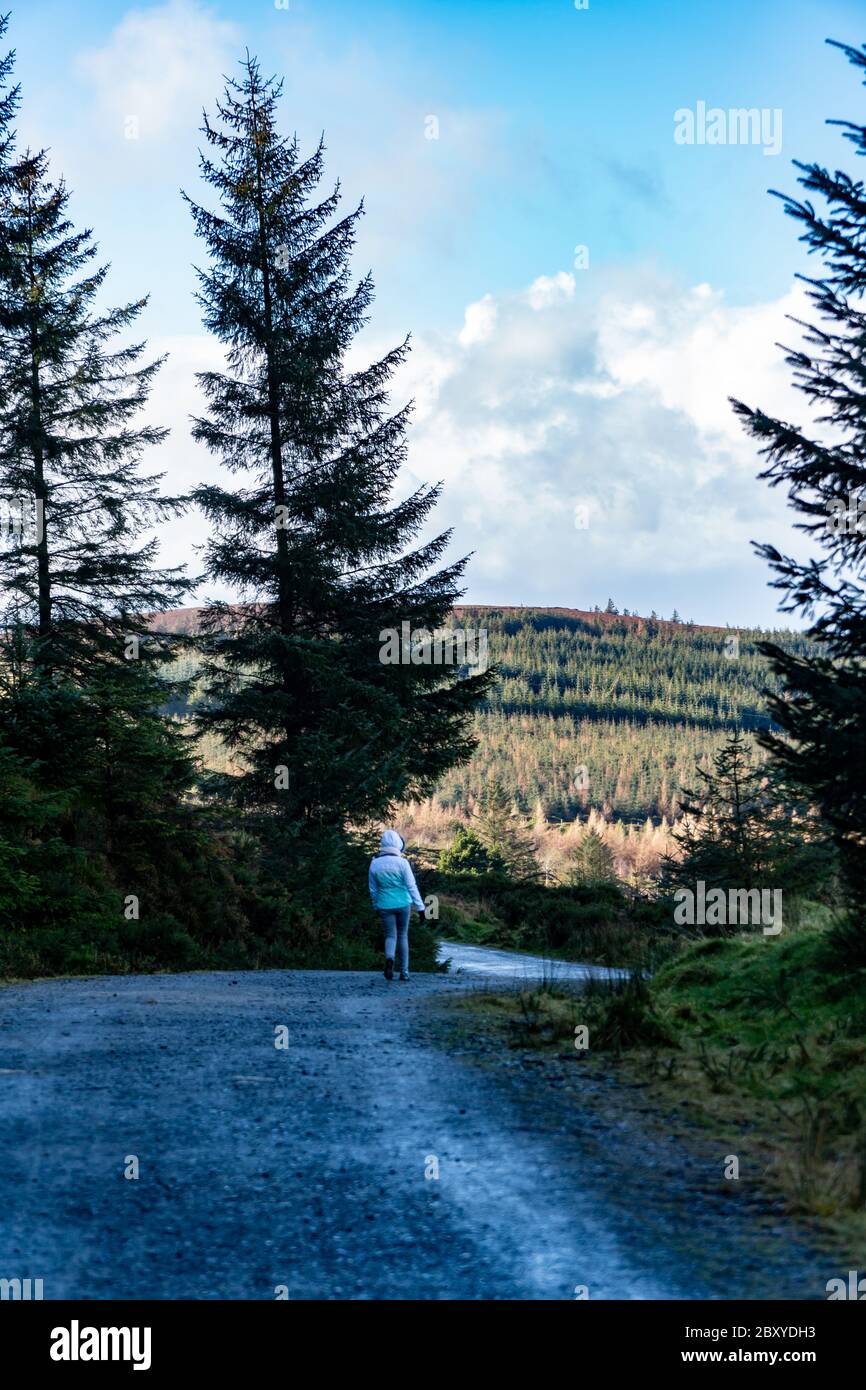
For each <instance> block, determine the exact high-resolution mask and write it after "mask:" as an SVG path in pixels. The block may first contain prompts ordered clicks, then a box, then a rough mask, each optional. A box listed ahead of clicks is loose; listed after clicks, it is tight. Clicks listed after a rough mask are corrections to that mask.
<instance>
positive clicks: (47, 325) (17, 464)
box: [0, 151, 186, 683]
mask: <svg viewBox="0 0 866 1390" xmlns="http://www.w3.org/2000/svg"><path fill="white" fill-rule="evenodd" d="M68 202H69V193H68V191H67V189H66V187H65V186H64V183H63V181H62V180H60V181H59V182H58V183H56V184H53V183H52V182H50V180H49V178H48V172H47V157H46V155H45V153H44V151H41V152H39V153H36V154H31V153H29V152H26V153H25V154H24V155H23V157H21V158H20V159H16V160H14V161H13V162H11V163H10V164H8V166H6V167H4V170H3V177H2V186H0V498H2V500H3V502H4V503H5V505H6V508H8V509H9V511H10V513H13V514H14V511H15V509H16V508H18V511H19V515H22V517H23V522H24V525H23V527H21V528H18V530H17V534H16V535H15V536H14V537H12V538H11V539H10V538H9V537H8V536H7V542H8V543H7V544H6V545H5V546H4V547H3V548H2V550H0V582H2V585H3V590H4V601H5V609H6V626H7V627H8V626H9V625H10V624H12V625H14V624H15V623H20V624H22V625H23V626H24V628H25V629H26V630H27V631H28V632H29V633H30V634H32V637H33V645H32V655H33V660H34V662H35V663H36V665H37V666H38V667H39V669H40V670H42V671H43V672H44V673H45V674H53V675H57V676H65V677H69V678H71V679H74V680H76V681H80V682H85V683H86V682H89V681H91V680H93V679H94V678H95V676H96V674H97V673H98V672H99V671H100V670H101V669H102V668H103V667H104V665H105V663H108V664H109V666H111V667H112V669H113V670H114V672H115V673H117V672H119V671H121V670H123V669H127V670H129V671H134V670H135V669H136V668H135V667H134V665H133V663H132V661H130V660H129V651H130V648H129V644H130V642H134V641H135V642H143V641H144V640H145V639H146V637H147V634H148V626H147V615H148V614H150V613H152V612H153V611H154V610H157V609H161V608H166V607H170V606H171V605H172V604H173V603H176V602H177V601H178V600H179V598H180V596H181V594H182V593H183V591H184V588H185V587H186V585H185V582H184V581H183V579H182V578H181V576H180V572H179V571H178V570H170V571H162V572H159V571H157V570H156V569H155V568H154V558H155V553H156V550H157V547H158V541H157V540H156V539H155V538H151V539H149V540H147V539H143V540H140V539H139V538H140V536H141V533H142V531H143V530H144V529H145V528H146V527H147V526H148V525H152V524H153V523H155V522H158V521H159V520H161V519H163V518H164V517H165V516H167V515H170V514H171V513H172V512H174V511H176V510H177V509H178V508H179V507H180V505H181V503H180V502H179V500H177V499H171V498H163V497H161V496H160V494H159V482H160V476H161V475H146V474H144V473H142V471H141V467H140V463H141V454H142V452H143V451H144V450H145V449H146V448H147V447H148V446H150V445H152V444H156V443H158V442H159V441H160V440H161V439H162V438H163V437H164V435H165V433H166V432H165V431H164V430H162V429H159V428H157V427H155V426H153V425H142V424H137V423H136V421H135V416H136V415H137V413H138V412H139V411H140V409H141V407H142V406H143V405H144V403H145V401H146V399H147V396H148V393H149V391H150V387H151V384H152V381H153V377H154V374H155V373H156V371H157V370H158V368H159V366H160V363H159V362H152V363H150V364H148V365H144V366H142V365H140V358H141V355H142V353H143V350H144V348H143V344H141V343H131V344H130V343H120V344H118V343H117V342H116V341H115V340H116V339H117V337H118V335H122V334H125V332H126V331H127V330H128V329H129V328H131V327H132V325H133V324H134V322H135V320H136V318H137V317H138V315H139V314H140V313H141V310H142V309H143V307H144V305H145V303H146V300H144V299H142V300H139V301H137V302H135V303H132V304H126V305H123V306H121V307H119V308H115V309H108V310H105V311H101V310H97V308H96V306H95V301H96V300H97V297H98V296H99V294H100V292H101V290H102V287H103V283H104V280H105V277H106V274H107V267H106V266H102V267H95V268H94V267H93V266H92V264H91V263H92V261H93V258H94V256H95V254H96V247H95V246H94V244H93V241H92V238H91V233H90V232H89V231H88V230H85V231H81V232H77V231H75V229H74V228H73V226H72V223H71V222H70V220H69V217H68V215H67V208H68Z"/></svg>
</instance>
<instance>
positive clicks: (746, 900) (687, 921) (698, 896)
mask: <svg viewBox="0 0 866 1390" xmlns="http://www.w3.org/2000/svg"><path fill="white" fill-rule="evenodd" d="M674 900H675V902H676V904H677V906H676V907H675V908H674V921H675V922H676V924H677V926H680V927H684V926H689V927H695V926H698V927H749V926H761V927H763V929H764V936H778V935H779V933H780V931H781V930H782V925H783V923H782V889H781V888H728V889H727V891H726V890H725V889H724V888H710V889H709V890H708V889H707V885H706V884H705V883H704V881H703V879H699V880H698V882H697V883H696V884H695V890H692V889H691V888H678V889H677V891H676V892H675V893H674Z"/></svg>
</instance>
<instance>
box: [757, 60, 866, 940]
mask: <svg viewBox="0 0 866 1390" xmlns="http://www.w3.org/2000/svg"><path fill="white" fill-rule="evenodd" d="M833 46H834V47H837V48H839V49H841V51H842V52H843V53H844V54H845V55H846V56H847V58H848V59H849V60H850V62H851V63H853V64H854V65H855V67H857V68H859V69H860V70H861V72H862V71H863V70H864V69H866V46H864V48H862V49H857V48H852V47H850V46H848V45H846V44H834V45H833ZM831 124H834V125H839V126H840V127H841V128H842V132H843V135H844V137H845V138H846V139H847V140H849V141H850V142H851V143H852V144H853V146H854V148H855V151H856V153H857V154H858V155H866V126H864V125H862V124H859V125H858V124H855V123H854V122H851V121H833V122H831ZM796 167H797V168H798V169H799V170H800V171H801V172H800V177H799V183H800V184H801V186H802V187H803V188H804V189H805V190H806V192H807V194H808V195H809V197H808V198H807V199H803V200H802V201H799V200H797V199H795V198H793V197H791V196H788V195H786V194H782V193H777V194H776V195H775V196H777V197H780V198H781V199H782V201H783V204H784V208H785V211H786V213H787V214H788V215H789V216H791V217H793V218H794V219H795V221H796V222H797V223H798V224H799V226H800V228H801V235H800V240H801V241H803V242H804V243H805V244H806V246H807V247H808V248H809V252H810V254H811V253H815V254H817V255H818V256H819V257H820V259H821V261H822V262H823V268H822V272H821V273H820V274H819V275H817V276H814V277H807V276H801V277H800V278H801V279H802V280H803V281H804V282H805V284H806V285H807V286H808V287H809V289H808V296H809V299H810V300H811V302H812V304H813V306H814V309H815V311H816V314H817V321H812V322H810V323H808V324H802V325H800V326H801V327H802V328H803V329H804V331H805V339H804V344H803V346H802V347H801V348H797V349H789V350H787V352H788V355H787V359H786V360H787V362H788V363H789V365H790V366H791V368H792V375H793V380H794V383H795V385H796V387H797V388H798V390H800V391H801V392H802V393H803V395H804V397H805V399H806V401H807V402H808V404H809V407H810V409H811V410H812V412H813V423H811V424H809V425H808V426H805V427H804V426H799V425H795V424H791V423H789V422H787V421H784V420H779V419H776V418H774V417H772V416H769V415H766V414H765V413H764V412H763V411H761V410H760V409H752V408H750V407H748V406H746V405H744V404H743V403H742V402H739V401H734V402H733V404H734V408H735V410H736V411H737V413H738V414H739V415H740V416H741V417H742V418H743V420H744V421H745V425H746V428H747V429H748V431H749V433H750V434H751V435H752V436H753V437H754V438H755V439H756V440H758V441H759V443H760V445H761V452H762V453H763V455H764V456H765V458H766V459H767V461H768V462H767V467H766V468H765V470H764V471H763V473H762V474H761V477H762V478H765V479H767V481H768V482H769V483H770V485H771V486H772V487H777V486H779V485H780V484H784V485H785V486H786V487H787V489H788V497H789V500H790V503H791V506H792V507H793V508H794V510H795V512H796V513H797V514H798V516H799V518H800V520H799V522H798V529H800V530H801V531H804V532H805V533H806V534H807V535H809V536H810V537H812V538H813V539H814V540H815V541H816V542H817V543H818V544H819V545H820V546H821V549H822V551H823V554H822V555H821V556H820V557H819V558H812V559H810V560H808V561H807V562H800V561H798V560H796V559H793V558H791V557H789V556H786V555H783V554H781V553H780V552H779V551H778V550H777V549H776V548H775V547H774V546H772V545H760V546H758V547H757V549H758V553H759V554H760V555H762V556H763V557H764V558H765V559H767V560H768V561H769V563H770V565H771V567H772V569H773V570H774V571H775V576H776V577H775V578H774V579H773V581H772V583H773V585H774V587H776V588H777V589H779V590H781V591H782V593H783V594H784V595H785V598H784V601H783V603H782V605H781V606H782V609H783V611H785V612H789V613H800V614H802V615H803V616H805V617H807V618H808V619H809V621H810V628H809V636H810V637H811V638H812V639H813V641H814V643H815V644H816V646H815V648H814V649H813V650H812V651H810V652H807V653H805V654H802V653H800V654H798V653H796V652H792V651H785V650H783V649H782V648H781V647H780V646H779V645H777V644H775V643H772V642H764V643H762V644H761V649H762V650H763V651H764V653H765V654H766V655H767V656H768V657H769V658H770V662H771V664H772V667H773V669H774V671H775V672H776V673H777V675H778V676H779V677H780V680H781V691H780V692H779V693H777V694H770V696H769V704H770V709H771V712H772V714H773V715H774V717H775V719H776V721H777V723H778V724H779V725H780V726H781V730H782V733H781V734H779V735H772V734H770V735H767V736H765V737H764V738H763V739H762V741H763V742H765V743H766V745H767V746H768V747H769V748H770V749H771V750H772V753H773V755H774V758H775V759H776V760H777V763H778V765H779V766H780V768H781V769H782V770H783V772H784V773H785V775H786V776H787V777H788V778H789V779H790V781H791V782H792V783H794V784H796V785H798V786H800V787H801V788H804V789H805V790H806V792H807V793H808V794H809V795H810V796H812V797H813V798H814V799H815V801H816V802H817V804H818V805H819V807H820V809H821V811H822V813H823V815H824V817H825V819H826V821H827V822H828V824H829V825H830V826H831V827H832V830H833V834H834V838H835V840H836V844H837V846H838V849H839V853H840V858H841V863H842V870H843V873H844V875H845V879H846V882H847V885H848V889H849V891H850V894H851V897H852V900H853V902H854V904H855V908H856V909H857V910H856V911H855V913H854V914H853V916H852V925H851V927H850V928H849V934H848V938H847V947H848V949H849V950H850V952H851V954H852V956H853V957H854V958H855V959H857V960H860V961H866V927H864V920H866V919H864V916H863V909H864V908H866V737H864V730H866V508H864V507H863V506H862V505H861V504H862V503H863V502H864V501H866V390H864V384H866V312H864V306H863V295H864V291H866V186H864V182H863V180H862V179H854V178H852V177H850V176H849V175H848V174H846V173H844V172H842V171H840V170H837V171H835V172H833V173H831V172H830V171H829V170H827V169H825V168H823V167H822V166H821V165H819V164H814V163H812V164H803V163H799V162H797V163H796ZM813 196H814V197H817V198H818V199H820V200H821V203H822V204H823V207H822V208H821V210H818V209H817V208H816V206H815V204H814V203H813V202H812V197H813Z"/></svg>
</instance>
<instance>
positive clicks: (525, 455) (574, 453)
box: [400, 272, 804, 623]
mask: <svg viewBox="0 0 866 1390" xmlns="http://www.w3.org/2000/svg"><path fill="white" fill-rule="evenodd" d="M803 310H804V303H803V295H802V292H801V291H800V290H799V289H798V288H797V289H792V290H791V292H790V293H789V294H788V295H786V296H785V297H784V298H783V299H781V300H779V301H777V302H773V303H768V304H763V305H756V306H749V307H745V308H743V307H732V306H729V305H727V304H726V303H725V300H724V297H723V296H722V295H721V294H719V293H718V292H716V291H713V290H711V289H710V287H709V286H705V285H702V286H698V287H696V288H695V289H687V288H683V287H682V286H679V287H678V286H676V285H674V284H672V283H671V282H670V281H668V280H665V279H662V278H661V277H659V276H657V275H654V274H651V273H649V272H628V273H610V274H607V275H601V274H596V273H594V276H593V282H592V285H591V287H590V286H589V282H588V281H587V279H586V278H585V277H582V278H581V293H580V294H578V293H577V291H576V285H575V281H574V277H573V276H571V275H570V274H568V273H567V272H560V273H559V274H557V275H553V276H540V277H539V278H538V279H536V280H535V281H534V282H533V284H532V285H531V286H530V287H529V288H528V289H527V290H525V291H522V292H520V293H516V294H512V295H509V296H491V295H486V296H485V297H484V298H483V299H482V300H480V301H479V302H478V303H476V304H474V305H470V306H469V309H467V311H466V315H465V319H464V324H463V327H462V329H461V330H459V331H458V332H456V333H455V334H454V336H453V337H450V338H449V337H447V336H441V337H439V338H437V339H431V338H428V339H424V338H421V339H420V340H419V341H417V342H416V344H415V351H414V353H413V355H412V359H411V360H410V363H409V364H408V365H407V367H406V368H405V369H404V375H403V377H402V379H401V381H400V389H401V395H402V394H404V393H405V394H406V395H413V394H418V395H420V396H421V397H422V398H423V406H422V408H421V409H420V410H419V411H418V412H417V413H416V417H415V424H414V427H413V430H412V439H411V448H410V454H409V459H410V468H411V471H412V474H413V475H414V477H415V478H416V479H425V480H427V481H434V480H437V479H440V478H441V479H443V480H444V481H445V483H446V489H445V493H444V496H443V501H442V503H441V505H440V508H439V511H438V514H437V518H436V521H437V524H438V525H439V526H444V525H451V526H454V528H455V552H464V553H465V552H466V551H470V550H471V551H473V552H474V554H473V559H472V561H471V564H470V567H469V570H468V571H467V580H468V597H469V598H470V599H472V598H474V599H475V600H476V601H479V602H509V601H510V602H525V603H547V604H557V605H564V606H575V607H585V606H588V605H590V604H591V603H592V602H595V601H598V602H601V603H603V602H604V600H605V598H606V597H607V594H608V593H609V592H613V593H616V594H618V595H620V598H619V602H620V603H624V604H625V605H627V606H629V607H632V608H639V609H641V610H644V609H645V610H647V611H648V610H649V609H650V608H652V607H655V608H657V609H658V610H659V611H662V609H663V608H665V609H667V608H668V607H672V606H673V604H674V603H676V604H677V605H678V606H679V607H680V609H681V610H683V609H684V608H687V607H689V605H690V604H691V605H693V606H694V610H695V611H694V613H693V616H694V617H695V618H696V620H697V621H701V620H705V621H713V622H716V621H719V622H724V621H732V622H747V621H750V622H754V621H761V622H763V623H770V622H771V621H773V615H774V613H775V602H776V600H775V598H774V597H773V596H772V595H770V593H769V592H768V591H767V589H766V578H767V576H766V571H765V567H764V566H763V564H762V562H760V561H758V560H756V559H755V558H754V556H753V554H752V551H751V546H750V542H751V540H752V539H757V540H762V541H764V540H773V541H774V542H776V543H783V544H788V545H790V544H791V533H790V529H789V523H790V515H789V514H788V513H787V511H786V508H785V501H784V497H783V496H782V495H780V494H779V493H778V492H773V491H771V490H770V489H769V488H767V486H766V485H765V484H764V483H761V482H759V481H757V479H756V476H755V475H756V473H757V471H758V467H759V461H758V459H757V457H756V453H755V448H754V445H753V443H752V441H751V440H750V439H749V438H748V437H747V436H746V435H745V433H744V432H743V430H742V427H741V425H740V423H739V422H738V420H737V419H736V417H735V416H734V414H733V412H732V410H731V407H730V404H729V402H728V399H727V398H728V396H729V395H734V396H739V397H740V398H742V399H744V400H746V401H747V402H749V403H751V404H755V405H760V406H761V407H762V408H763V409H765V410H767V411H770V412H776V413H779V414H781V415H782V416H783V417H785V418H789V419H791V418H793V419H802V418H803V415H804V409H803V403H802V402H801V401H799V400H798V399H797V397H796V394H795V393H794V392H793V391H792V390H791V387H790V383H789V378H788V372H787V368H786V367H785V365H784V362H783V358H782V353H781V352H780V351H779V349H778V348H777V347H776V343H777V341H778V340H779V339H782V340H787V341H791V339H792V338H796V332H795V330H794V328H793V326H792V325H790V324H787V323H786V321H785V315H786V314H789V313H794V314H797V313H800V314H802V313H803ZM581 505H582V506H584V507H586V508H587V511H588V515H589V524H588V526H587V527H586V529H577V528H576V526H575V507H576V506H581ZM795 548H796V547H795ZM670 595H673V596H674V597H673V601H671V600H670ZM689 612H690V613H691V612H692V610H691V608H689Z"/></svg>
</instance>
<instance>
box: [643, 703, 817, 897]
mask: <svg viewBox="0 0 866 1390" xmlns="http://www.w3.org/2000/svg"><path fill="white" fill-rule="evenodd" d="M697 773H698V779H699V787H698V788H697V789H696V790H691V789H688V790H684V791H683V792H682V793H681V800H680V812H681V816H682V819H681V822H680V824H679V827H678V828H677V829H676V830H674V832H673V836H672V838H673V840H674V842H675V843H676V845H677V846H678V854H677V856H670V857H668V858H667V859H666V861H665V865H664V874H663V879H664V886H665V887H666V888H673V887H678V886H685V887H689V888H691V889H692V890H693V891H694V889H695V885H696V884H697V883H698V882H699V881H702V882H704V883H705V884H706V885H707V886H708V887H712V888H722V889H724V890H726V891H727V890H728V889H739V888H743V889H747V890H749V889H753V888H757V889H769V888H780V889H782V890H783V891H785V892H789V893H792V894H794V893H803V892H811V893H814V894H817V893H818V892H819V891H820V890H822V889H823V888H824V887H825V886H826V885H827V884H828V882H829V880H830V878H831V877H832V873H833V860H832V855H831V853H830V851H829V847H828V845H827V837H826V834H824V833H823V831H822V827H821V825H820V823H819V822H818V821H817V819H816V817H815V815H814V813H813V811H812V810H811V809H810V807H809V805H808V804H807V803H806V802H805V801H803V799H802V798H800V800H799V801H797V800H795V799H794V798H792V797H791V795H790V792H788V791H786V790H785V789H784V788H783V787H782V786H781V785H780V781H779V778H778V777H777V776H775V775H774V773H773V769H772V768H768V767H767V766H766V765H762V764H760V763H758V762H757V761H756V759H755V756H754V749H753V745H752V743H751V741H750V740H749V739H748V738H747V736H746V735H745V734H744V733H743V731H742V730H741V729H735V730H733V731H732V732H731V733H730V734H729V736H728V738H727V740H726V742H725V743H724V744H723V745H722V747H721V748H720V749H718V751H717V752H716V753H715V755H714V756H713V759H712V763H711V765H710V767H709V768H704V767H701V766H698V767H697Z"/></svg>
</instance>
